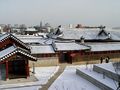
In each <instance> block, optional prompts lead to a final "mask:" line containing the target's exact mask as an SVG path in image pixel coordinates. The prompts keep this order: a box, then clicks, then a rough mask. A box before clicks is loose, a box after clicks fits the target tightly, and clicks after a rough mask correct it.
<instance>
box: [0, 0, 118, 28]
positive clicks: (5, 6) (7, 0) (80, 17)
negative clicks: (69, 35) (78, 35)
mask: <svg viewBox="0 0 120 90" xmlns="http://www.w3.org/2000/svg"><path fill="white" fill-rule="evenodd" d="M119 9H120V0H0V23H4V24H9V23H11V24H16V23H18V24H22V23H24V24H27V25H35V24H39V22H40V21H41V20H42V21H43V22H49V23H51V24H52V25H59V24H62V25H67V24H76V23H80V24H84V25H101V24H102V25H106V26H120V10H119Z"/></svg>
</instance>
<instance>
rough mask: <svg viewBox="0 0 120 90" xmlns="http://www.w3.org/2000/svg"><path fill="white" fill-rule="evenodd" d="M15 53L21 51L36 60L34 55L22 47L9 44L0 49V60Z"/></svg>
mask: <svg viewBox="0 0 120 90" xmlns="http://www.w3.org/2000/svg"><path fill="white" fill-rule="evenodd" d="M16 53H21V54H23V55H25V56H27V57H29V58H31V59H32V60H36V58H35V57H33V56H31V55H30V54H29V53H28V52H26V51H24V50H23V49H21V48H19V47H15V46H10V47H8V48H6V49H4V50H2V51H0V61H3V60H4V59H6V58H9V57H10V56H12V55H14V54H16Z"/></svg>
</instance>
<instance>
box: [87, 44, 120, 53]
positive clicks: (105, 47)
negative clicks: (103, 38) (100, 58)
mask: <svg viewBox="0 0 120 90" xmlns="http://www.w3.org/2000/svg"><path fill="white" fill-rule="evenodd" d="M87 45H88V46H90V47H91V51H114V50H120V43H87Z"/></svg>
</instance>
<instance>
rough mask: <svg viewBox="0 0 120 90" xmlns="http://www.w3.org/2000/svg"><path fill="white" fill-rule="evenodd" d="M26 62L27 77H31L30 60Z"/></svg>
mask: <svg viewBox="0 0 120 90" xmlns="http://www.w3.org/2000/svg"><path fill="white" fill-rule="evenodd" d="M25 62H26V74H27V77H29V76H30V74H29V63H28V60H26V61H25Z"/></svg>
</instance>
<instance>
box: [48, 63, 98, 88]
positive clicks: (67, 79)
mask: <svg viewBox="0 0 120 90" xmlns="http://www.w3.org/2000/svg"><path fill="white" fill-rule="evenodd" d="M80 67H82V68H86V66H85V65H81V66H67V67H66V69H65V70H64V72H63V73H62V74H61V75H60V76H59V77H58V79H56V80H55V82H54V83H53V84H52V85H51V86H50V88H49V90H100V89H99V88H98V87H96V86H95V85H93V84H92V83H90V82H89V81H87V80H85V79H83V78H82V77H80V76H78V75H77V74H76V68H80ZM89 67H92V66H91V65H90V66H89Z"/></svg>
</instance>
